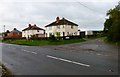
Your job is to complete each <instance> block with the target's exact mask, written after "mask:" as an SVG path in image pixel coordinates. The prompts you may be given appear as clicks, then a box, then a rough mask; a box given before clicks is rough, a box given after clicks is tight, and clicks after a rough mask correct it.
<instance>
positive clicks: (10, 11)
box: [0, 2, 117, 30]
mask: <svg viewBox="0 0 120 77" xmlns="http://www.w3.org/2000/svg"><path fill="white" fill-rule="evenodd" d="M1 4H2V5H1ZM82 4H84V5H86V6H88V7H89V8H91V9H93V10H90V9H88V8H86V7H84V6H82V5H80V4H79V3H78V2H3V3H0V10H2V12H0V17H1V19H0V25H7V29H12V28H14V27H16V28H18V29H20V30H22V29H23V28H25V27H26V25H27V24H28V23H36V24H38V25H39V26H40V27H42V28H44V26H45V25H47V24H49V23H50V22H52V21H54V20H55V18H56V16H60V17H65V18H67V19H69V20H71V21H73V22H76V23H77V24H78V25H80V26H79V27H80V29H81V30H96V29H100V30H101V29H103V23H104V19H105V15H106V12H107V10H109V9H110V8H112V7H114V6H115V5H116V4H117V2H101V3H99V2H82ZM1 7H4V8H3V9H2V8H1ZM11 25H12V26H11ZM1 29H2V28H1Z"/></svg>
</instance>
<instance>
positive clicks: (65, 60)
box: [46, 55, 90, 67]
mask: <svg viewBox="0 0 120 77" xmlns="http://www.w3.org/2000/svg"><path fill="white" fill-rule="evenodd" d="M46 57H48V58H52V59H56V60H61V61H64V62H69V63H73V64H77V65H81V66H86V67H90V65H87V64H83V63H79V62H76V61H71V60H67V59H63V58H58V57H54V56H50V55H46Z"/></svg>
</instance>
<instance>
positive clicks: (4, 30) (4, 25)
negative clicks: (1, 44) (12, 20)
mask: <svg viewBox="0 0 120 77" xmlns="http://www.w3.org/2000/svg"><path fill="white" fill-rule="evenodd" d="M3 27H4V33H5V25H4V26H3Z"/></svg>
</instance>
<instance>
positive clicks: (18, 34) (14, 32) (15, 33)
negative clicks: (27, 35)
mask: <svg viewBox="0 0 120 77" xmlns="http://www.w3.org/2000/svg"><path fill="white" fill-rule="evenodd" d="M7 37H22V32H21V31H19V30H17V29H16V28H14V29H13V30H12V31H11V32H9V33H8V34H7Z"/></svg>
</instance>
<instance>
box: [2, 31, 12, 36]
mask: <svg viewBox="0 0 120 77" xmlns="http://www.w3.org/2000/svg"><path fill="white" fill-rule="evenodd" d="M9 33H10V31H9V30H7V31H6V32H3V33H2V37H8V34H9Z"/></svg>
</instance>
